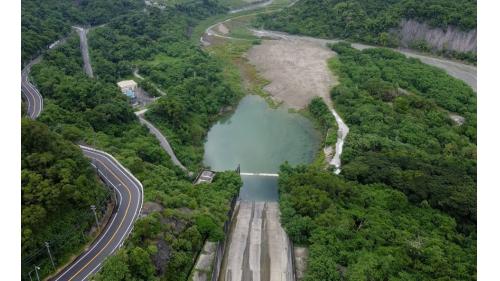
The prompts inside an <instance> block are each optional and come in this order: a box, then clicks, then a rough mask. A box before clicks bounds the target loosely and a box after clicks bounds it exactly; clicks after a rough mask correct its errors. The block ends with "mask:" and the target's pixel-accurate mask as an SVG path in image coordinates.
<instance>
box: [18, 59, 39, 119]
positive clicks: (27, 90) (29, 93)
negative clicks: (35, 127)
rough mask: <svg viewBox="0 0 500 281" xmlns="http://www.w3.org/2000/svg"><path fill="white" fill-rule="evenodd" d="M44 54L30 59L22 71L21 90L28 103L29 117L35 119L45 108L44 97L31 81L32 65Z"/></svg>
mask: <svg viewBox="0 0 500 281" xmlns="http://www.w3.org/2000/svg"><path fill="white" fill-rule="evenodd" d="M41 59H42V56H39V57H37V58H36V59H34V60H32V61H30V62H29V63H28V65H26V67H24V69H23V70H22V71H21V90H22V92H23V94H24V97H25V99H26V103H27V104H28V108H27V110H28V117H29V118H31V119H33V120H35V119H36V118H38V116H40V113H42V110H43V98H42V95H40V92H39V91H38V89H37V88H36V87H35V86H34V85H33V84H32V83H31V82H30V81H29V74H30V71H31V67H32V66H33V65H35V64H37V63H39V62H40V60H41Z"/></svg>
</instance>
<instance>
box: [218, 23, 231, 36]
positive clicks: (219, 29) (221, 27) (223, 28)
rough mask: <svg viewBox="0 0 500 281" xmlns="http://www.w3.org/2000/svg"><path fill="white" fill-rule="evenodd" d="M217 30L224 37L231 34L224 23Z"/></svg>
mask: <svg viewBox="0 0 500 281" xmlns="http://www.w3.org/2000/svg"><path fill="white" fill-rule="evenodd" d="M217 30H218V31H219V32H220V33H222V34H224V35H226V34H228V33H229V29H227V27H226V26H225V25H224V24H223V23H221V24H219V25H218V26H217Z"/></svg>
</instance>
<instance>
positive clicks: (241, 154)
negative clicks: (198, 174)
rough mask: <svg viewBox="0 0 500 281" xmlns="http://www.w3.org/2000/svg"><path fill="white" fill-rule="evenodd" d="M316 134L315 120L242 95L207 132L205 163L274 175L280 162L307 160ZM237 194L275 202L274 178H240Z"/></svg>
mask: <svg viewBox="0 0 500 281" xmlns="http://www.w3.org/2000/svg"><path fill="white" fill-rule="evenodd" d="M319 145H320V135H319V133H318V132H317V131H316V129H315V128H314V126H313V124H312V123H311V122H310V121H309V120H308V119H306V118H305V117H303V116H301V115H300V114H297V113H290V112H288V109H287V108H284V107H280V108H277V109H275V108H271V107H269V105H268V104H267V102H266V101H265V100H264V99H263V98H261V97H259V96H256V95H248V96H245V97H244V98H243V99H242V100H241V102H240V103H239V105H238V107H237V108H236V110H235V112H234V113H233V114H232V115H231V116H228V117H226V118H224V119H223V120H220V121H219V122H218V123H216V124H215V125H214V126H213V127H212V128H211V129H210V131H209V132H208V136H207V141H206V143H205V155H204V165H206V166H209V167H211V168H212V169H213V170H215V171H225V170H234V169H235V168H236V167H237V166H238V164H239V165H240V167H241V172H246V173H278V171H279V166H280V165H281V164H282V163H284V162H285V161H288V162H289V163H290V164H292V165H297V164H306V163H310V162H311V161H312V160H313V159H314V156H315V153H316V152H317V151H318V148H319ZM242 179H243V187H242V189H241V192H240V198H241V199H242V200H247V201H252V200H255V201H276V200H277V199H278V178H276V177H261V176H242Z"/></svg>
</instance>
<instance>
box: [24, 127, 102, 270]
mask: <svg viewBox="0 0 500 281" xmlns="http://www.w3.org/2000/svg"><path fill="white" fill-rule="evenodd" d="M21 129H22V143H21V145H22V154H21V159H22V162H21V163H22V164H21V196H22V201H21V208H22V211H21V224H22V240H21V241H22V248H21V254H22V259H23V269H24V265H28V264H37V265H41V267H42V268H43V269H45V266H46V265H49V264H50V261H49V258H48V256H47V254H46V249H45V245H44V242H45V241H48V242H50V244H51V246H52V253H53V255H54V256H55V257H57V259H56V261H55V262H56V264H59V263H60V262H65V259H66V258H68V255H70V254H73V251H76V250H79V248H80V247H81V246H82V245H83V244H84V242H87V240H88V239H89V237H87V235H86V233H88V231H89V230H90V227H91V225H93V224H94V225H95V221H94V216H93V214H92V211H91V210H90V205H96V206H97V207H98V210H97V211H98V213H99V216H101V213H103V212H104V211H105V210H106V202H107V201H108V200H110V198H109V196H110V192H109V190H108V189H107V188H105V187H104V185H102V184H101V183H100V181H99V180H98V178H97V176H96V174H95V173H94V171H93V169H92V167H91V166H90V163H89V161H88V160H87V159H86V158H84V157H83V154H82V152H81V151H80V149H79V148H78V147H76V146H74V145H73V144H71V142H69V141H67V140H64V139H63V138H62V137H61V136H60V135H58V134H56V133H54V132H51V131H50V130H49V128H48V127H47V126H46V125H44V124H42V123H40V122H37V121H31V120H29V119H23V120H22V123H21ZM63 210H64V211H63ZM31 269H32V268H31V267H30V270H31Z"/></svg>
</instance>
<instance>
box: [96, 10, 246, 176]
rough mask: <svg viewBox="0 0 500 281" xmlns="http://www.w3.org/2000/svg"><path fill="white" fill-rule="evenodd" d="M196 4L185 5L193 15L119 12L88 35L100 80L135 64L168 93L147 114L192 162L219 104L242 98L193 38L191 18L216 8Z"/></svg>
mask: <svg viewBox="0 0 500 281" xmlns="http://www.w3.org/2000/svg"><path fill="white" fill-rule="evenodd" d="M197 3H198V4H197V6H195V7H196V8H194V9H193V5H194V4H192V3H191V2H188V3H187V4H185V5H189V7H191V8H190V9H191V10H190V14H193V15H192V16H191V17H188V16H187V15H186V14H184V12H180V11H184V10H185V7H184V5H177V6H175V8H172V7H167V8H166V9H165V10H159V9H150V10H149V11H148V13H149V15H148V16H144V13H143V12H138V13H133V14H128V15H127V16H124V17H118V18H116V19H115V20H113V21H111V22H110V23H109V24H108V25H106V26H104V27H101V28H98V29H96V30H95V31H92V32H91V33H90V35H89V42H90V47H91V57H92V61H93V66H94V71H95V73H96V75H97V76H98V77H99V79H100V80H104V81H108V82H111V83H114V82H116V81H117V80H119V79H123V78H127V77H130V75H131V73H132V72H133V70H135V69H137V70H138V71H139V73H140V75H141V76H142V77H144V78H145V80H140V82H141V83H142V84H150V85H155V86H157V87H159V88H160V89H161V91H163V92H165V93H166V94H167V95H166V96H165V97H161V98H160V99H159V101H158V102H157V103H156V104H154V105H153V106H152V107H151V110H150V111H148V112H147V115H146V116H147V118H148V119H149V120H150V121H152V122H153V123H154V124H155V125H156V126H157V127H159V128H160V129H161V130H162V131H163V133H164V134H165V135H167V136H168V139H169V141H170V143H171V144H172V146H173V147H174V150H175V151H176V154H177V156H178V157H179V159H180V160H181V162H182V163H184V164H185V165H187V166H188V167H196V166H198V165H199V163H201V158H202V156H203V152H202V149H201V148H202V145H203V140H204V137H205V133H206V131H207V130H208V128H209V126H210V124H212V123H213V122H214V121H215V120H216V118H217V117H218V116H219V112H220V111H221V109H223V108H224V107H226V106H229V105H233V104H235V103H236V102H237V101H238V99H239V94H237V92H236V91H235V90H234V89H233V87H231V85H229V83H228V82H226V81H224V77H223V73H222V66H221V65H220V62H218V61H217V60H216V59H214V58H213V57H211V56H209V55H208V54H207V53H205V52H203V51H202V50H200V49H199V48H198V47H197V46H195V45H193V44H192V43H191V42H190V41H189V34H188V32H187V31H188V30H189V29H190V26H191V22H192V21H193V20H195V19H196V18H197V17H201V16H203V15H204V14H205V12H206V11H210V10H214V9H215V8H207V7H211V5H209V4H205V5H203V4H200V3H199V2H197ZM216 7H219V6H216ZM219 9H220V8H219ZM198 10H200V12H199V13H196V11H198ZM216 10H217V9H216ZM201 11H203V12H201ZM137 80H139V79H137ZM152 88H154V87H153V86H151V87H149V89H152ZM156 94H157V95H158V93H157V92H156Z"/></svg>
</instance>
